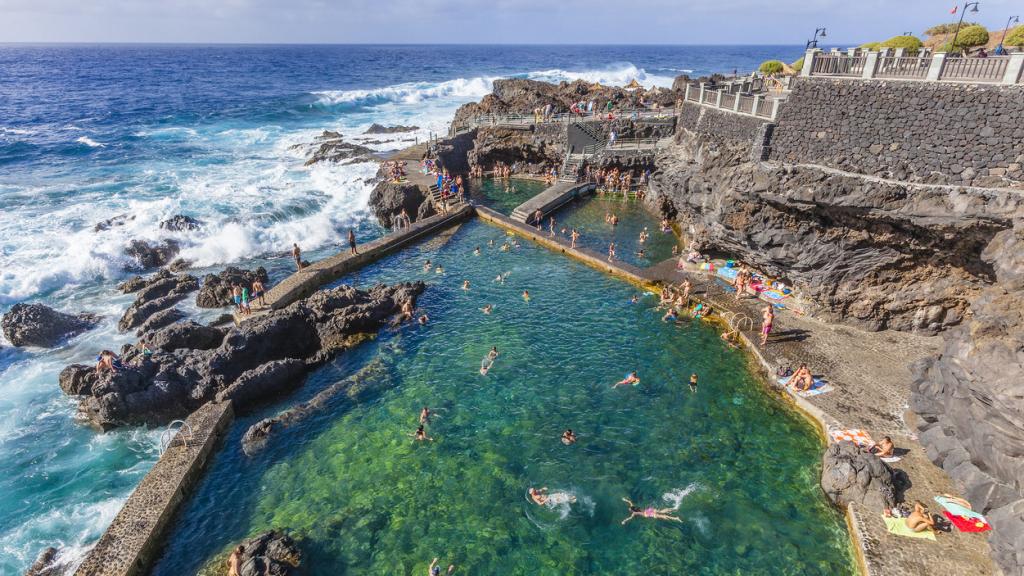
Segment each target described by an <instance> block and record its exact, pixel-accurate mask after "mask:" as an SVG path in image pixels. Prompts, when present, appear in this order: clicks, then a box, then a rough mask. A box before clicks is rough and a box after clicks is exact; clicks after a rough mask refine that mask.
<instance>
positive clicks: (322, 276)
mask: <svg viewBox="0 0 1024 576" xmlns="http://www.w3.org/2000/svg"><path fill="white" fill-rule="evenodd" d="M472 211H473V209H472V207H471V206H469V205H466V204H464V205H462V206H461V207H460V208H458V209H456V210H455V211H454V212H451V213H449V214H438V215H437V216H431V217H430V218H426V219H423V220H419V221H417V222H414V223H413V224H412V226H410V227H409V228H406V229H404V230H400V231H397V232H392V233H391V234H387V235H385V236H383V237H381V238H378V239H376V240H374V241H372V242H367V243H366V244H362V245H360V246H359V254H355V255H352V254H349V253H348V250H347V248H346V250H345V251H344V252H342V253H340V254H337V255H335V256H332V257H330V258H326V259H324V260H321V261H319V262H314V263H313V264H312V265H310V266H307V267H306V268H303V269H302V270H300V271H298V272H296V273H294V274H292V275H291V276H289V277H287V278H285V279H284V280H282V281H281V282H280V283H279V284H277V285H276V286H274V287H273V288H271V289H270V291H269V292H268V293H267V296H266V300H267V304H268V307H269V308H270V309H273V310H277V309H280V308H284V307H285V306H288V305H289V304H291V303H292V302H296V301H298V300H301V299H303V298H307V297H309V296H311V295H312V294H313V293H314V292H316V291H317V290H319V289H320V287H321V286H323V285H324V284H328V283H330V282H333V281H335V280H337V279H338V278H339V277H341V276H342V275H344V274H346V273H348V272H351V271H352V270H356V269H358V268H361V267H363V266H365V265H367V264H369V263H370V262H373V261H375V260H378V259H380V258H381V257H383V256H385V255H386V254H390V253H391V252H393V251H395V250H397V249H399V248H401V247H403V246H405V245H407V244H409V243H411V242H415V241H416V240H419V239H421V238H424V237H425V236H428V235H430V234H431V233H433V232H435V231H436V230H439V229H441V228H446V227H448V226H451V225H453V224H455V223H457V222H460V221H462V220H463V219H465V218H466V217H468V216H469V215H470V214H472Z"/></svg>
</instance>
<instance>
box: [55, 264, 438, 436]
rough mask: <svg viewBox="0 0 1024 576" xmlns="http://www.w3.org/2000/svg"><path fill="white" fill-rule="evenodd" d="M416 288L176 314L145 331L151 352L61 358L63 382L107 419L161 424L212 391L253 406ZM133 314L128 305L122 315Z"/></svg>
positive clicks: (167, 282) (342, 292)
mask: <svg viewBox="0 0 1024 576" xmlns="http://www.w3.org/2000/svg"><path fill="white" fill-rule="evenodd" d="M192 281H193V283H194V279H192ZM186 283H187V282H186ZM177 286H179V277H174V276H168V275H167V274H164V275H163V276H162V277H160V278H157V279H155V280H153V281H150V282H149V283H148V284H147V285H146V287H144V288H143V289H142V290H141V291H140V293H141V292H146V293H148V294H151V295H157V298H156V300H150V301H146V302H145V303H143V304H141V306H139V307H137V308H138V309H139V310H140V312H138V313H137V314H136V315H141V312H142V308H144V307H146V306H150V305H151V304H152V303H153V302H159V301H161V300H162V299H165V298H174V297H176V296H175V294H176V292H175V289H176V287H177ZM423 289H424V285H423V283H421V282H417V283H412V284H397V285H393V286H385V285H380V286H375V287H373V288H371V289H370V290H367V291H362V290H356V289H355V288H352V287H349V286H342V287H339V288H335V289H333V290H326V291H321V292H318V293H316V294H314V295H313V296H311V297H309V298H306V299H305V300H300V301H299V302H296V303H294V304H292V305H290V306H288V307H286V308H284V309H281V310H274V311H272V312H270V313H268V314H265V315H263V316H259V317H256V318H252V319H251V320H249V321H247V322H245V323H243V324H242V325H241V326H235V327H232V328H230V329H228V330H225V329H222V328H215V327H209V326H203V325H201V324H197V323H195V322H177V323H173V324H170V325H169V326H166V327H164V328H161V329H159V330H156V331H155V332H152V333H148V334H146V335H145V336H144V341H145V342H146V345H147V346H148V347H149V349H150V350H151V351H152V353H151V354H146V353H144V352H143V350H142V348H141V347H140V346H135V347H129V348H128V349H126V350H124V353H123V354H122V356H121V359H120V367H119V368H118V370H117V372H116V373H110V372H106V371H104V372H103V373H101V374H96V371H95V367H94V366H86V365H72V366H69V367H67V368H65V369H64V370H63V371H62V372H61V375H60V385H61V389H62V390H64V391H65V393H67V394H74V395H78V396H82V397H83V398H82V399H81V401H80V404H79V411H80V412H81V413H82V414H83V415H85V416H86V417H87V418H88V419H89V420H90V421H91V422H93V423H94V424H96V425H97V426H100V427H102V428H104V429H107V428H113V427H116V426H121V425H125V424H140V423H146V424H153V425H158V424H163V423H166V422H167V421H168V420H170V419H173V418H177V417H181V416H184V415H186V414H188V413H189V412H191V411H192V410H194V409H196V408H198V407H199V406H200V405H202V404H204V403H205V402H207V401H210V400H212V399H214V398H215V397H216V396H217V395H218V394H219V393H222V394H221V397H223V398H230V399H233V400H236V401H237V402H238V403H239V404H240V405H241V406H243V407H245V406H250V405H253V404H255V403H258V402H259V401H261V400H262V399H264V398H269V397H271V396H273V395H276V394H280V393H283V392H286V391H288V390H290V389H291V388H293V387H294V386H296V385H298V384H299V383H301V376H302V375H303V374H304V373H305V371H306V370H308V369H309V368H310V367H313V366H316V365H318V364H319V363H322V362H324V361H326V360H329V359H330V358H331V357H333V356H334V355H335V354H336V353H337V352H339V351H341V350H344V349H346V348H348V347H350V346H352V345H354V343H356V342H358V341H359V339H360V337H361V336H362V335H365V334H375V333H376V332H377V331H378V330H379V329H380V328H381V327H382V326H383V325H385V324H387V323H388V322H389V321H390V319H391V318H392V317H393V316H394V315H395V314H396V313H397V312H398V310H399V309H400V307H401V305H402V303H403V302H405V301H406V300H410V299H411V300H413V301H414V302H415V299H416V297H417V296H418V295H419V294H420V293H421V292H422V291H423ZM162 293H165V294H166V295H164V296H159V294H162ZM138 302H139V301H138V300H137V303H138ZM133 307H135V305H133ZM136 315H128V314H127V313H126V317H129V318H135V316H136Z"/></svg>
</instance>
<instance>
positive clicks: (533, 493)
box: [529, 486, 548, 506]
mask: <svg viewBox="0 0 1024 576" xmlns="http://www.w3.org/2000/svg"><path fill="white" fill-rule="evenodd" d="M529 493H530V500H533V502H534V503H535V504H536V505H538V506H543V505H545V504H547V503H548V487H547V486H545V487H543V488H533V487H530V490H529Z"/></svg>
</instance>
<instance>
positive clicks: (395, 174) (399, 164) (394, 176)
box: [381, 160, 408, 184]
mask: <svg viewBox="0 0 1024 576" xmlns="http://www.w3.org/2000/svg"><path fill="white" fill-rule="evenodd" d="M407 164H408V163H407V162H405V161H404V160H403V161H399V160H387V161H385V162H382V163H381V169H382V170H384V172H385V173H387V175H388V179H390V180H391V182H394V183H395V184H398V183H400V182H401V181H402V180H404V179H405V176H406V165H407Z"/></svg>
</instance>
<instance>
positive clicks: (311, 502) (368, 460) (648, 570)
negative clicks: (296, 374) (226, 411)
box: [155, 221, 854, 576]
mask: <svg viewBox="0 0 1024 576" xmlns="http://www.w3.org/2000/svg"><path fill="white" fill-rule="evenodd" d="M504 239H505V233H504V232H503V231H501V230H499V229H496V228H493V227H490V226H487V225H485V224H482V223H480V222H476V221H474V222H470V223H467V224H465V225H463V226H462V227H461V229H459V230H458V231H457V232H455V233H454V235H453V236H451V238H450V239H442V238H435V239H433V240H430V241H428V242H426V243H424V244H422V245H419V246H416V247H413V248H410V249H407V250H405V251H403V252H401V253H399V254H396V255H393V256H391V257H389V258H387V259H385V260H383V261H381V262H379V263H377V264H375V265H373V266H371V267H369V268H367V269H364V270H363V271H362V272H360V273H359V274H358V275H357V276H354V277H353V278H350V279H349V280H350V281H353V282H355V283H356V284H358V285H360V286H367V285H370V284H372V283H374V282H379V281H385V282H391V281H396V280H413V279H423V280H425V281H426V282H428V284H429V286H428V290H427V291H426V293H425V294H424V296H423V297H422V298H421V301H420V306H421V307H422V308H423V309H424V310H425V311H426V312H427V313H428V314H429V315H430V316H431V321H430V323H429V324H427V325H426V326H423V327H420V326H409V327H405V328H403V329H401V330H399V331H391V332H385V333H383V334H382V335H381V337H380V338H378V339H377V340H376V341H375V342H373V343H370V344H368V345H365V346H363V347H360V348H359V349H357V350H355V351H353V352H351V353H348V354H344V355H342V356H341V357H339V358H338V359H337V360H336V361H335V362H334V363H332V364H331V365H329V366H325V367H323V368H322V369H320V370H318V371H317V372H316V373H315V374H313V375H312V376H311V378H310V379H309V382H308V383H307V385H306V386H305V387H304V388H303V389H302V390H301V391H300V392H299V393H298V394H296V395H295V396H294V397H293V398H290V399H289V401H288V402H285V403H284V405H282V406H274V407H268V408H266V409H264V410H262V411H260V412H259V413H257V414H250V415H246V416H243V417H240V418H239V420H238V421H237V422H236V423H235V425H234V426H233V428H232V431H231V432H230V433H229V435H228V438H227V440H226V444H225V446H224V448H223V449H222V450H221V451H220V453H219V454H218V455H217V456H216V458H215V459H214V461H213V462H212V464H211V467H210V471H209V473H208V474H207V476H206V477H205V479H204V480H203V482H202V483H201V485H200V486H199V488H198V490H197V492H196V493H195V495H194V497H193V498H192V499H191V500H190V502H189V503H188V504H187V505H186V507H185V509H184V511H183V513H182V515H181V516H180V518H179V520H178V522H177V525H176V528H175V530H174V532H173V534H172V536H171V538H170V542H169V545H168V547H167V548H166V550H165V554H164V557H163V559H162V560H161V562H160V564H159V565H158V567H157V568H156V570H155V574H157V575H160V576H170V575H174V576H180V575H183V574H195V573H197V572H199V571H200V570H201V568H202V567H203V565H204V564H205V563H207V562H209V561H210V560H211V559H212V558H215V557H217V556H218V555H220V554H223V553H224V552H225V551H226V550H228V549H229V547H230V546H232V545H233V544H234V543H236V542H237V541H239V540H241V539H242V538H244V537H246V536H248V535H251V534H254V533H257V532H260V531H262V530H266V529H269V528H284V529H289V530H291V531H292V532H293V534H294V535H295V536H297V537H298V538H300V539H301V541H302V547H303V548H304V550H305V552H306V557H307V566H308V570H309V572H308V573H309V574H317V575H319V574H323V575H339V574H359V575H362V574H388V575H391V574H412V575H422V574H425V573H426V569H427V565H428V563H429V562H430V560H431V559H432V558H434V557H435V556H437V557H440V558H441V561H442V562H443V563H445V565H447V563H448V562H454V563H456V564H457V565H458V566H459V567H460V571H459V572H458V573H461V574H474V575H476V574H487V575H491V574H517V575H518V574H522V575H538V574H541V575H548V574H550V575H566V574H570V575H571V574H616V575H627V576H628V575H648V574H711V575H719V574H721V575H726V574H728V575H733V574H772V575H775V574H794V575H796V574H800V575H814V574H822V575H825V574H827V575H836V574H838V575H843V574H853V573H854V569H853V560H852V557H851V555H850V551H849V544H848V536H847V534H846V530H845V524H844V522H843V519H842V517H841V515H840V514H839V513H838V512H836V511H835V510H833V509H832V508H830V507H829V506H828V505H827V503H826V501H825V499H824V497H823V495H822V494H821V492H820V489H819V488H818V487H817V477H818V474H819V454H820V450H821V445H820V443H819V440H818V439H817V438H816V436H815V435H814V433H813V431H812V430H811V428H810V426H809V425H808V424H807V423H806V422H805V421H804V420H803V419H802V418H800V417H799V416H798V415H797V414H795V413H793V412H792V411H791V410H789V409H788V408H786V407H784V405H782V404H781V403H780V402H778V401H776V400H774V399H772V398H770V397H768V396H767V395H766V394H765V393H764V391H763V390H762V389H761V387H760V385H759V383H758V382H757V381H756V380H755V379H754V378H753V376H752V375H751V373H750V372H749V369H748V367H747V363H746V359H745V358H744V356H743V354H742V353H741V352H739V351H736V350H731V349H728V348H725V347H723V346H722V345H721V343H720V341H719V339H718V335H717V333H716V331H715V330H714V329H712V328H711V327H709V326H705V325H701V324H694V323H683V324H679V325H669V324H666V323H663V322H661V321H660V316H661V315H660V313H659V312H657V311H656V310H655V309H654V305H655V301H654V298H653V297H652V296H649V295H648V296H645V297H644V298H643V299H642V300H641V302H640V303H639V304H630V303H629V299H630V297H631V296H632V295H633V294H635V293H637V291H636V289H635V288H634V287H633V286H631V285H628V284H625V283H623V282H621V281H618V280H615V279H613V278H611V277H608V276H605V275H602V274H600V273H598V272H596V271H594V270H592V269H589V268H587V267H584V266H583V265H581V264H579V263H577V262H575V261H573V260H570V259H567V258H564V257H561V256H558V255H555V254H552V253H550V252H547V251H546V250H544V249H543V248H540V247H537V246H534V245H532V244H530V243H528V242H526V241H522V243H521V246H520V247H519V248H516V249H514V250H513V251H511V252H507V253H503V252H500V251H499V250H498V248H497V245H500V243H501V242H502V241H503V240H504ZM490 240H494V242H495V247H494V248H489V247H488V242H489V241H490ZM475 246H482V247H483V254H481V255H480V256H474V255H473V254H472V250H473V248H474V247H475ZM427 258H430V259H431V260H432V261H433V262H434V263H440V264H441V265H442V266H444V268H445V273H444V274H437V273H435V272H434V271H431V272H429V273H425V272H424V271H423V269H422V263H423V261H424V260H425V259H427ZM504 273H507V274H508V276H507V278H506V280H505V282H504V284H501V283H498V282H495V281H494V278H495V277H496V276H497V275H498V274H504ZM465 279H468V280H470V283H471V285H470V290H469V291H464V290H462V289H461V284H462V281H463V280H465ZM524 289H526V290H529V291H530V294H531V300H530V301H529V302H526V301H524V300H523V298H522V297H521V293H522V291H523V290H524ZM488 303H490V304H493V305H494V311H493V313H492V314H490V315H485V314H483V313H481V312H480V310H479V308H481V307H482V306H484V305H485V304H488ZM491 346H497V348H498V350H499V352H500V355H499V357H498V359H497V361H496V362H495V363H494V366H493V367H492V369H491V371H490V372H489V373H488V375H487V376H486V377H485V376H481V375H480V373H479V366H480V363H481V358H482V357H483V356H484V355H485V354H486V353H487V351H488V350H489V349H490V347H491ZM370 364H373V365H374V366H375V369H374V370H373V372H372V374H371V375H370V376H368V377H366V378H365V379H364V380H363V381H361V382H360V384H361V385H362V386H363V387H364V388H365V391H364V392H363V394H362V395H361V396H359V397H358V398H357V399H355V400H353V399H351V398H349V397H347V396H345V397H342V398H338V399H336V400H334V401H333V402H331V403H330V404H329V405H328V406H327V408H326V409H325V410H324V411H322V412H320V413H319V414H318V415H317V416H316V417H315V418H313V419H311V420H309V421H307V422H305V423H303V424H302V425H299V426H295V427H293V428H290V429H288V430H285V431H284V432H282V433H281V434H279V435H278V436H276V437H274V438H272V440H271V442H270V444H269V445H268V447H267V448H266V449H265V450H264V451H263V452H261V453H259V454H257V455H255V456H254V457H251V458H250V457H247V456H245V455H244V454H242V452H241V451H240V449H239V439H240V437H241V435H242V433H243V432H244V430H245V429H246V428H247V427H248V426H249V425H250V424H252V423H253V422H255V421H256V420H258V419H259V418H262V417H265V416H266V415H268V414H272V413H275V412H277V411H279V410H281V409H282V408H283V407H285V406H287V405H290V404H292V403H296V402H299V401H302V400H304V399H306V398H308V397H310V396H312V395H313V394H315V393H316V392H317V391H318V390H321V389H323V387H325V386H327V385H329V384H331V383H334V382H336V381H338V380H340V379H342V378H344V377H346V376H348V375H349V374H352V373H353V372H355V371H356V370H359V369H360V368H363V367H365V366H367V365H370ZM630 370H637V371H638V372H639V376H640V378H641V383H640V385H638V386H635V387H634V386H629V387H619V388H612V384H613V383H615V382H616V381H618V380H620V379H621V378H623V375H624V374H625V373H626V372H628V371H630ZM691 373H697V374H699V375H700V387H699V390H698V392H697V393H691V392H690V391H689V389H688V388H687V385H686V382H687V380H688V379H689V375H690V374H691ZM424 405H427V406H430V407H431V409H432V410H434V411H435V413H436V418H435V419H434V420H433V421H432V422H431V424H430V425H429V426H428V428H427V431H428V433H429V435H430V436H431V437H433V438H434V441H433V442H424V443H417V442H414V441H413V440H412V439H411V438H410V436H409V434H410V433H412V432H413V431H414V430H415V429H416V425H417V416H418V412H419V409H420V408H421V407H422V406H424ZM565 428H572V429H573V430H575V431H576V433H577V434H578V436H579V442H578V443H577V444H575V445H573V446H565V445H563V444H561V443H560V442H559V436H560V434H561V432H562V431H563V430H564V429H565ZM531 486H547V487H548V488H549V489H550V491H551V492H553V493H554V492H565V493H569V494H572V495H574V497H575V499H576V502H575V503H574V504H571V505H570V504H564V505H561V506H557V507H551V508H548V507H539V506H536V505H534V504H532V503H531V502H530V501H529V500H528V498H527V490H528V488H530V487H531ZM623 497H628V498H630V499H632V500H633V501H634V502H636V503H637V504H639V505H640V506H645V507H646V506H654V507H659V508H675V509H676V513H677V514H679V515H680V516H681V517H682V518H683V522H682V523H674V522H659V521H654V520H648V519H642V518H641V519H636V520H633V521H632V522H630V523H629V524H627V525H625V526H622V525H621V524H620V522H621V521H622V519H623V518H624V517H625V516H626V505H625V504H624V503H623V502H622V501H621V499H622V498H623Z"/></svg>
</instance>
